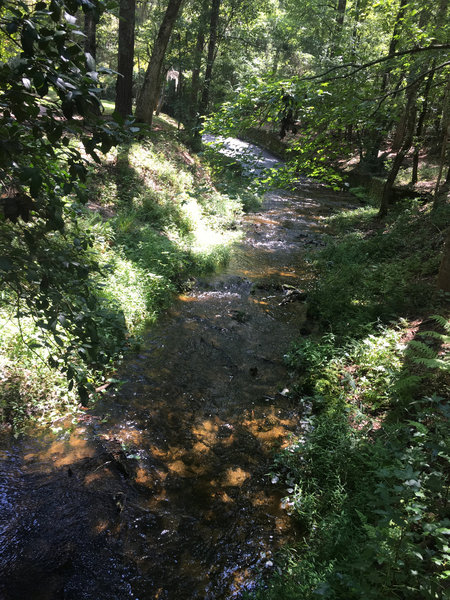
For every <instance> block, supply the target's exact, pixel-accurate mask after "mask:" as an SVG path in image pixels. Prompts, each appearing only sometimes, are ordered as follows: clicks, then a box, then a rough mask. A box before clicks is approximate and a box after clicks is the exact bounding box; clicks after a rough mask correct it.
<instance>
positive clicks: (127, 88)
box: [115, 0, 136, 117]
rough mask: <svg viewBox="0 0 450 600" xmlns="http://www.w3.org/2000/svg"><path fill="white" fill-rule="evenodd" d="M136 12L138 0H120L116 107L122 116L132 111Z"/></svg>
mask: <svg viewBox="0 0 450 600" xmlns="http://www.w3.org/2000/svg"><path fill="white" fill-rule="evenodd" d="M135 14H136V0H120V8H119V49H118V60H117V71H118V73H119V74H118V76H117V83H116V106H115V109H116V112H117V113H119V114H120V115H122V117H126V115H131V113H132V98H133V94H132V90H133V65H134V26H135Z"/></svg>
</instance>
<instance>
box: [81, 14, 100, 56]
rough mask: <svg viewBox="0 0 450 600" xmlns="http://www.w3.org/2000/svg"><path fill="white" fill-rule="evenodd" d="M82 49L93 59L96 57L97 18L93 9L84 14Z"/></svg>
mask: <svg viewBox="0 0 450 600" xmlns="http://www.w3.org/2000/svg"><path fill="white" fill-rule="evenodd" d="M84 35H85V36H86V39H85V40H84V51H85V52H88V53H89V54H90V55H91V56H92V58H93V59H94V60H95V59H96V58H97V18H96V15H95V14H94V11H92V10H91V11H88V12H87V13H86V14H85V15H84Z"/></svg>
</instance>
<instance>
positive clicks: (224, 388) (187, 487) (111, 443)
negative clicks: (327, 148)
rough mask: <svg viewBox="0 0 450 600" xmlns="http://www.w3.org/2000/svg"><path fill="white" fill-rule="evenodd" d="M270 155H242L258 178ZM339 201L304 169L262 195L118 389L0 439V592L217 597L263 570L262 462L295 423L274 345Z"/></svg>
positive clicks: (280, 523) (14, 595) (282, 336)
mask: <svg viewBox="0 0 450 600" xmlns="http://www.w3.org/2000/svg"><path fill="white" fill-rule="evenodd" d="M241 144H242V143H241V142H239V143H238V146H239V147H241V148H242V146H241ZM253 148H254V147H253ZM245 152H246V153H247V154H248V153H252V152H255V150H254V149H252V147H250V146H248V145H247V146H245ZM258 161H259V162H258ZM264 161H269V162H266V163H265V162H264ZM276 162H277V161H276V159H275V158H274V157H271V156H270V155H266V154H264V155H263V156H259V157H257V156H255V155H253V158H252V165H253V167H254V166H255V165H256V169H257V171H255V174H256V175H258V174H259V173H260V171H259V170H258V169H260V168H262V167H265V166H273V165H274V164H275V163H276ZM253 167H252V168H253ZM349 203H350V199H349V197H348V196H345V195H344V194H341V193H332V192H330V191H329V190H327V189H325V188H324V187H323V186H321V185H319V184H317V183H314V182H312V181H308V180H302V181H301V182H300V183H299V185H298V187H297V189H296V191H295V192H287V191H270V192H268V193H266V195H265V199H264V202H263V205H262V208H261V210H260V211H259V212H256V213H252V214H248V215H246V216H245V217H244V218H243V222H242V226H243V229H244V231H245V236H244V238H243V240H242V242H241V243H240V244H239V246H238V247H237V248H236V250H235V252H234V253H233V256H232V260H231V262H230V264H229V265H228V267H227V268H226V269H225V270H224V271H223V272H221V273H219V274H216V275H214V276H211V277H209V278H204V279H201V280H197V281H196V282H195V283H194V284H193V287H192V289H191V290H190V291H189V292H186V293H185V294H184V295H182V296H180V297H179V298H178V299H177V300H176V302H175V303H174V305H173V306H172V308H171V309H170V310H169V311H168V312H167V314H165V315H164V316H163V317H162V318H161V319H160V320H159V322H158V323H157V325H156V326H154V327H152V328H151V330H150V331H149V332H148V333H147V335H146V337H145V340H144V343H143V345H142V350H141V352H140V354H138V355H136V356H134V357H130V358H128V359H127V360H126V362H125V364H124V365H123V367H122V368H121V370H120V373H119V375H118V377H119V378H120V379H122V380H124V384H123V385H122V387H121V388H120V390H118V391H116V392H110V393H107V394H105V395H104V397H103V398H102V400H101V401H99V402H98V403H97V405H96V406H95V408H93V409H92V410H89V411H86V414H85V415H84V417H83V418H81V419H80V420H79V421H78V423H77V424H76V425H75V426H72V427H71V428H70V429H64V428H63V429H62V431H61V432H60V433H59V434H51V433H49V432H48V431H47V432H43V431H38V430H36V431H34V432H31V433H30V434H28V435H26V436H21V437H19V438H17V439H16V438H14V437H12V436H8V435H6V434H4V435H3V437H2V438H1V450H0V599H1V600H59V599H64V600H83V599H86V600H125V599H136V600H150V599H168V600H176V599H211V600H212V599H215V600H220V599H225V598H240V597H242V594H243V593H244V591H245V590H247V591H248V590H251V589H252V588H253V587H254V585H255V581H256V580H257V578H258V576H259V574H261V573H263V574H267V575H268V574H270V572H271V571H272V570H273V569H274V568H275V567H274V566H273V560H272V557H273V554H274V553H275V552H276V551H277V549H278V548H280V546H281V545H282V544H283V543H286V542H288V541H291V542H292V541H293V540H294V539H295V525H294V523H293V522H292V521H291V520H290V518H289V516H288V515H287V514H286V512H285V511H284V510H283V509H282V507H281V500H282V497H283V495H284V494H285V490H283V489H282V488H279V487H277V485H272V484H271V483H270V477H268V476H267V474H268V472H269V471H270V465H271V460H272V457H273V452H274V450H275V449H276V448H279V447H280V446H282V445H284V444H286V443H287V440H288V438H289V436H290V435H291V434H292V433H295V432H298V431H299V428H300V427H301V407H299V405H298V403H296V402H295V401H294V400H292V399H291V397H290V394H289V393H288V389H289V387H290V379H289V373H288V371H287V368H286V366H285V364H284V361H283V355H284V354H285V353H286V351H287V350H288V348H289V345H290V343H291V342H292V341H293V340H295V339H296V338H298V337H299V335H300V334H301V332H302V328H304V327H307V325H308V323H307V308H306V303H305V302H304V297H303V295H302V293H300V292H299V291H298V290H302V288H303V287H304V286H305V283H306V278H307V275H306V273H307V272H308V271H307V269H305V262H304V254H305V249H306V248H311V247H315V246H317V245H320V244H322V241H321V231H322V221H323V218H324V216H325V215H327V214H330V213H332V212H335V211H338V210H341V209H342V208H343V207H346V206H348V205H349Z"/></svg>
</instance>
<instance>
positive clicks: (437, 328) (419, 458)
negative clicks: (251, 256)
mask: <svg viewBox="0 0 450 600" xmlns="http://www.w3.org/2000/svg"><path fill="white" fill-rule="evenodd" d="M435 218H436V217H435V215H434V214H433V212H431V211H430V207H423V206H415V205H414V204H411V205H410V207H409V209H407V210H405V207H404V206H403V207H401V208H400V209H398V210H397V211H396V213H395V214H392V215H391V216H390V219H388V221H387V223H386V224H385V225H383V227H376V222H375V221H374V220H373V211H372V209H370V208H364V209H357V210H354V211H349V212H344V213H341V214H340V215H339V216H338V215H336V216H334V217H331V218H329V223H330V225H331V227H332V232H333V234H334V236H335V237H334V239H333V240H331V241H330V243H329V245H328V247H327V248H325V249H323V250H321V251H319V252H317V251H316V252H315V253H313V254H311V257H310V259H311V260H313V264H314V267H315V269H316V275H317V283H316V284H315V286H314V288H313V289H312V290H311V292H310V295H309V302H310V304H311V305H312V306H314V314H315V316H316V318H319V319H320V323H321V325H322V335H321V336H319V337H315V336H311V337H305V338H302V339H300V340H299V341H298V342H296V343H295V344H294V345H293V347H292V349H291V350H290V352H289V353H288V354H287V355H286V357H285V358H286V361H287V364H288V366H289V368H290V369H291V371H292V376H293V377H294V381H295V384H294V385H291V388H292V389H293V390H294V393H295V397H296V398H297V399H298V402H299V409H300V410H301V411H302V412H303V418H302V434H301V435H300V436H296V437H293V438H292V440H291V442H290V444H289V445H288V446H287V447H286V448H284V449H283V450H281V451H280V452H278V454H277V455H276V457H275V460H274V465H273V471H272V472H271V473H270V474H269V475H270V477H271V479H272V482H273V483H276V484H278V482H280V481H282V482H283V484H284V489H285V494H286V495H285V497H284V499H283V501H282V507H283V508H284V509H285V510H286V511H287V512H288V513H289V514H290V515H292V517H293V518H294V519H296V520H297V521H298V523H299V526H300V532H301V533H300V537H301V539H300V541H299V542H297V543H296V544H295V545H294V546H293V547H291V548H285V549H283V551H282V552H281V553H280V554H279V556H278V559H277V562H276V566H277V568H278V569H277V571H276V572H277V574H275V575H274V576H273V577H272V579H269V580H265V581H264V583H263V585H261V586H260V588H259V590H258V591H257V592H256V593H255V594H254V595H253V597H255V598H258V599H261V600H262V599H265V600H268V599H272V598H273V599H275V598H276V599H277V600H283V599H293V598H302V599H304V600H308V599H311V600H312V599H313V598H329V599H330V600H331V599H333V600H341V599H344V598H345V599H346V600H352V599H354V600H356V599H360V598H367V599H371V598H373V599H374V600H375V599H378V598H392V599H394V598H405V599H411V600H416V599H417V600H418V599H419V598H420V599H422V598H424V599H430V600H431V599H434V600H436V599H444V598H446V597H447V589H448V588H447V582H448V577H449V575H450V571H449V567H448V565H449V559H450V551H449V543H448V536H449V535H450V521H449V519H448V492H449V484H450V481H449V468H448V467H449V460H450V453H449V446H448V439H449V435H450V426H449V416H450V414H449V409H448V394H449V390H450V386H449V380H448V332H449V321H448V319H447V318H446V317H444V316H439V315H435V316H433V317H431V318H430V319H426V318H425V319H424V321H425V322H423V324H422V326H421V327H420V328H419V330H418V331H417V328H418V327H419V325H418V324H417V323H418V321H417V320H416V321H414V322H413V323H411V322H410V321H408V320H407V319H405V318H403V317H402V316H401V315H408V314H410V315H411V316H414V318H415V319H417V316H418V314H421V313H418V310H421V311H422V314H424V315H428V314H429V311H430V310H433V308H432V307H433V305H434V307H438V306H440V310H442V311H443V312H444V311H446V310H447V309H448V306H447V305H446V302H445V299H442V298H441V299H440V300H439V298H438V296H437V295H436V296H435V297H434V298H433V296H432V294H431V293H430V291H428V292H425V290H429V288H428V283H427V282H428V280H429V278H430V274H432V273H435V272H436V270H437V267H438V265H437V262H436V261H434V262H432V263H431V262H429V261H430V258H431V256H432V255H433V254H434V253H436V252H437V249H438V247H439V245H442V243H443V236H437V237H436V236H435V237H434V241H435V246H434V247H433V248H430V247H429V241H430V239H433V238H432V237H431V236H432V233H431V232H433V231H436V229H435V223H436V221H435ZM439 219H440V217H439ZM341 253H342V255H341ZM388 257H389V261H390V262H392V263H393V270H392V272H391V271H390V270H389V271H388V272H387V273H386V268H385V267H386V265H387V260H388ZM331 261H333V262H331ZM427 263H428V264H427ZM354 264H355V266H354ZM424 264H426V265H427V266H426V268H425V269H422V267H423V265H424ZM432 265H433V266H432ZM379 268H381V269H383V270H384V277H383V278H378V277H377V279H376V282H375V281H373V280H372V277H373V273H374V272H377V270H378V269H379ZM350 273H351V275H350ZM336 277H338V278H339V280H340V287H339V288H338V287H337V285H338V281H337V279H336ZM352 278H353V279H355V282H354V286H353V284H352V283H351V279H352ZM389 278H392V282H389ZM394 280H395V283H394ZM411 281H414V285H415V286H417V287H416V288H415V289H417V290H421V293H423V294H425V293H428V297H427V298H425V296H424V297H423V300H421V301H420V304H418V303H417V294H413V293H411V294H410V295H407V294H405V290H407V289H411V288H410V287H409V286H411ZM380 284H384V285H388V286H389V287H388V288H384V294H385V302H386V303H387V304H388V307H389V309H388V310H386V311H384V310H379V308H380V307H381V306H382V305H381V303H378V299H377V298H378V293H379V286H380ZM347 287H349V289H350V290H351V291H350V294H349V295H348V296H347V294H346V290H347ZM395 287H400V288H401V292H400V294H399V296H398V298H401V294H404V296H403V298H402V300H401V302H400V303H398V300H397V299H396V300H395V303H393V304H390V301H391V297H390V293H387V289H389V290H392V291H394V290H395ZM338 290H339V291H338ZM340 296H345V298H342V300H343V301H342V302H341V301H340V300H341V298H340ZM356 299H364V300H365V301H364V303H362V302H360V303H354V302H353V301H354V300H356ZM354 306H357V307H358V308H357V309H356V310H354V308H353V307H354ZM375 306H377V307H378V308H377V309H376V310H373V309H374V307H375ZM430 307H431V308H430ZM324 314H326V315H327V317H328V318H327V319H326V320H324V319H323V315H324ZM383 320H384V322H385V324H383ZM387 322H388V323H389V324H388V323H387ZM430 322H431V323H433V325H434V326H433V328H431V327H430V326H429V323H430ZM427 325H428V327H427ZM330 329H332V332H330V331H329V330H330ZM442 332H443V333H442ZM414 333H415V335H414V337H413V334H414Z"/></svg>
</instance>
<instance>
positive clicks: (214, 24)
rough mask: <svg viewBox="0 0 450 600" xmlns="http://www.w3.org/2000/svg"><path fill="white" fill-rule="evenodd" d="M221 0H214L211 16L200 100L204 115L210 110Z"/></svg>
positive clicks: (201, 114) (201, 112)
mask: <svg viewBox="0 0 450 600" xmlns="http://www.w3.org/2000/svg"><path fill="white" fill-rule="evenodd" d="M220 3H221V0H212V2H211V18H210V25H209V43H208V57H207V59H206V69H205V79H204V81H203V90H202V97H201V100H200V116H201V117H202V116H203V115H204V114H205V113H206V112H207V110H208V104H209V90H210V87H211V76H212V69H213V65H214V60H215V57H216V45H217V30H218V26H219V12H220Z"/></svg>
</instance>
